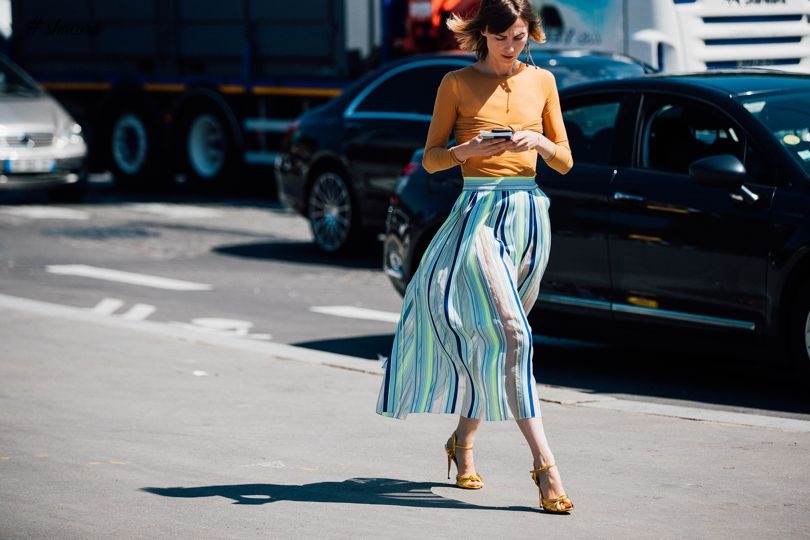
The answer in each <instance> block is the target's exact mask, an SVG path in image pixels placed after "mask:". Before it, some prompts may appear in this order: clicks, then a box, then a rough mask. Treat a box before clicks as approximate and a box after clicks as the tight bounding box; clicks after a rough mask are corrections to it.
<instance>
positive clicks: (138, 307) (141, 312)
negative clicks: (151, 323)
mask: <svg viewBox="0 0 810 540" xmlns="http://www.w3.org/2000/svg"><path fill="white" fill-rule="evenodd" d="M156 309H157V308H155V306H150V305H149V304H135V305H134V306H132V307H131V308H129V310H127V312H126V313H123V314H121V317H123V318H124V319H129V320H130V321H143V320H145V319H147V318H148V317H149V315H151V314H152V313H154V312H155V310H156Z"/></svg>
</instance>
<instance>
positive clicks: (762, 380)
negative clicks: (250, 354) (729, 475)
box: [293, 334, 810, 415]
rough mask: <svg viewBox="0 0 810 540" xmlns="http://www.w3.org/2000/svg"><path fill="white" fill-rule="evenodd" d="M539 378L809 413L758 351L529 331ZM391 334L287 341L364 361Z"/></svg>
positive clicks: (615, 391) (794, 388)
mask: <svg viewBox="0 0 810 540" xmlns="http://www.w3.org/2000/svg"><path fill="white" fill-rule="evenodd" d="M535 338H536V339H535V341H536V343H535V350H534V373H535V378H536V379H537V382H538V383H540V384H548V385H551V386H559V387H563V388H574V389H579V390H583V391H585V392H591V393H594V394H604V395H612V396H617V397H622V398H623V399H630V400H647V399H648V398H653V399H656V400H662V401H664V402H667V401H670V402H673V403H675V402H681V401H688V402H696V403H704V404H711V405H717V406H725V407H731V408H734V409H757V410H761V411H774V412H779V413H788V414H795V415H807V414H810V399H808V398H807V395H808V394H807V388H806V382H805V381H804V379H802V378H799V377H797V376H796V375H795V374H794V373H793V372H792V371H791V370H790V369H789V368H788V367H787V366H783V367H777V366H769V367H768V368H765V367H764V366H765V365H767V362H768V360H767V359H768V356H767V353H766V352H764V351H748V353H746V354H743V353H740V352H733V351H729V350H717V349H716V348H693V349H691V350H690V349H687V348H685V347H681V348H679V347H673V346H668V345H667V344H666V343H661V344H660V345H659V346H649V347H630V346H621V345H616V344H614V345H607V344H603V343H598V342H593V341H574V340H568V339H559V338H548V337H545V336H535ZM393 341H394V335H393V334H379V335H366V336H354V337H347V338H337V339H327V340H320V341H308V342H298V343H293V345H296V346H299V347H305V348H308V349H314V350H318V351H325V352H332V353H337V354H345V355H349V356H354V357H357V358H363V359H367V360H369V361H378V360H379V357H380V355H382V356H389V355H390V353H391V346H392V344H393Z"/></svg>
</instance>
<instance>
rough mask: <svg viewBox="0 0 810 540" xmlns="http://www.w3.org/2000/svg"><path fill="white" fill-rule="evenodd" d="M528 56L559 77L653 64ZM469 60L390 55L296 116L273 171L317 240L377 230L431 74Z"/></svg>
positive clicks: (616, 72)
mask: <svg viewBox="0 0 810 540" xmlns="http://www.w3.org/2000/svg"><path fill="white" fill-rule="evenodd" d="M533 56H534V60H535V62H536V63H537V65H538V66H541V67H544V68H547V69H549V70H551V71H552V72H553V73H554V74H555V77H556V78H557V84H558V86H560V87H564V86H568V85H571V84H573V83H577V82H582V81H587V80H596V79H616V78H620V77H632V76H637V75H640V74H643V73H645V72H649V71H651V70H650V68H649V66H646V65H644V64H641V63H639V62H637V61H635V60H632V59H629V58H627V57H623V56H617V55H608V54H600V53H584V52H581V51H556V52H555V51H551V50H540V51H538V52H535V53H533ZM474 61H475V57H474V56H473V55H471V54H466V53H437V54H430V55H418V56H413V57H410V58H406V59H403V60H399V61H396V62H392V63H389V64H386V65H385V66H383V67H381V68H379V69H378V70H376V71H374V72H372V73H370V74H369V75H367V76H365V77H364V78H362V79H361V80H359V81H358V82H357V83H355V84H354V85H352V86H351V87H350V88H348V89H347V90H346V91H345V92H343V93H342V94H341V95H340V96H339V97H337V98H335V99H333V100H331V101H330V102H329V103H327V104H324V105H323V106H321V107H318V108H315V109H312V110H311V111H308V112H307V113H305V114H304V115H302V116H301V117H300V118H298V119H297V120H296V122H295V123H294V124H293V127H292V129H291V131H290V133H288V136H287V139H286V141H285V143H284V146H283V148H282V152H281V153H280V154H279V157H278V159H277V160H276V167H275V168H276V171H275V172H276V181H277V183H278V190H279V197H280V199H281V200H282V202H283V203H285V204H286V205H287V206H289V207H291V208H293V209H294V210H296V211H297V212H299V213H301V214H302V215H303V216H305V217H306V218H307V219H308V220H309V223H310V226H311V228H312V234H313V237H314V240H315V243H316V244H317V246H318V247H319V248H321V249H322V250H324V251H326V252H330V253H333V252H339V251H343V250H345V249H346V248H350V247H353V246H356V245H358V244H359V243H358V242H357V240H358V239H359V237H360V234H361V233H362V232H363V231H371V232H375V233H381V232H382V231H383V228H384V223H385V214H386V209H387V208H388V197H389V196H390V194H391V192H392V191H393V189H394V186H395V185H396V181H397V178H398V177H399V175H400V173H401V171H402V167H403V165H405V164H406V163H408V161H409V160H410V158H411V155H412V154H413V152H414V150H415V149H417V148H420V147H422V146H423V145H424V144H425V138H426V137H427V130H428V125H429V124H430V118H431V115H432V113H433V102H434V100H435V97H436V89H437V88H438V86H439V82H440V81H441V79H442V77H444V75H445V74H446V73H447V72H448V71H451V70H454V69H459V68H461V67H464V66H468V65H470V64H471V63H472V62H474ZM360 245H362V244H360Z"/></svg>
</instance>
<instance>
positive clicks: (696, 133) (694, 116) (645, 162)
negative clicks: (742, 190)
mask: <svg viewBox="0 0 810 540" xmlns="http://www.w3.org/2000/svg"><path fill="white" fill-rule="evenodd" d="M646 118H647V120H646V122H645V123H644V129H643V132H642V150H641V164H642V166H643V167H646V168H649V169H654V170H659V171H666V172H673V173H679V174H688V173H689V165H690V164H691V163H692V162H693V161H695V160H697V159H701V158H704V157H708V156H714V155H719V154H731V155H733V156H736V157H737V158H738V159H739V160H740V161H743V160H744V159H745V140H744V137H743V133H742V131H741V130H740V129H739V128H738V127H737V126H736V125H735V124H734V123H733V122H732V121H731V119H729V118H728V117H727V116H725V115H723V114H721V113H720V112H719V111H715V110H712V109H711V108H710V107H707V106H703V105H699V104H691V103H683V102H680V103H679V102H664V103H660V104H657V105H656V106H655V107H654V108H653V109H651V111H650V114H648V115H647V116H646Z"/></svg>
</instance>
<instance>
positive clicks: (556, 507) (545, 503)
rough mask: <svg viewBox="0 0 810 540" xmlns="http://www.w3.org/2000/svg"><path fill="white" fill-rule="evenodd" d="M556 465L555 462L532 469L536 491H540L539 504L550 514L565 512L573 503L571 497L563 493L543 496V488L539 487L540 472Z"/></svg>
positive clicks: (572, 507)
mask: <svg viewBox="0 0 810 540" xmlns="http://www.w3.org/2000/svg"><path fill="white" fill-rule="evenodd" d="M556 466H557V464H556V463H552V464H551V465H546V466H545V467H537V468H536V469H532V480H534V483H535V485H537V489H538V491H540V506H541V507H542V508H543V510H545V511H546V512H549V513H551V514H567V513H568V512H570V511H571V510H573V509H574V503H572V502H571V499H569V498H568V496H567V495H565V494H563V495H562V496H561V497H557V498H554V499H546V498H544V497H543V488H541V487H540V473H542V472H544V471H547V470H549V469H550V468H552V467H556Z"/></svg>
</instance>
